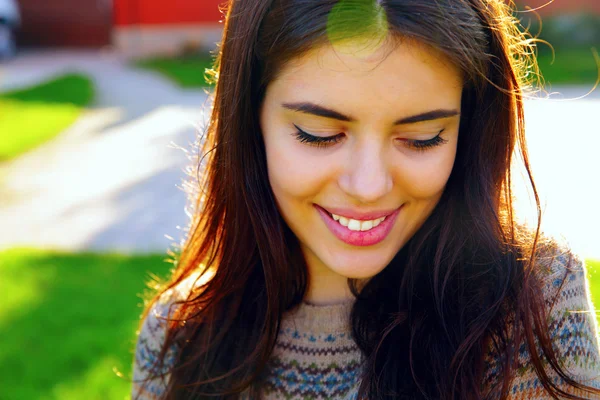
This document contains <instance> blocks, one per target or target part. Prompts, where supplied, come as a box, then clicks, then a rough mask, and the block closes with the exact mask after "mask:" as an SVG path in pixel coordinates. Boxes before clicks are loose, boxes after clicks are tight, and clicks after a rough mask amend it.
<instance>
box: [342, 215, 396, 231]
mask: <svg viewBox="0 0 600 400" xmlns="http://www.w3.org/2000/svg"><path fill="white" fill-rule="evenodd" d="M331 217H332V218H333V219H334V220H335V221H338V222H339V223H340V225H342V226H345V227H347V228H348V229H350V230H351V231H368V230H370V229H373V228H375V227H376V226H378V225H379V224H381V223H382V222H383V220H385V217H381V218H377V219H373V220H369V221H359V220H356V219H351V218H346V217H342V216H340V215H335V214H331Z"/></svg>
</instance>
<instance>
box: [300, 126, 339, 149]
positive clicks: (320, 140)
mask: <svg viewBox="0 0 600 400" xmlns="http://www.w3.org/2000/svg"><path fill="white" fill-rule="evenodd" d="M294 127H295V128H296V129H297V130H298V131H297V132H294V133H293V135H294V136H295V137H296V139H297V140H298V141H299V142H300V143H306V144H308V145H311V146H316V147H328V146H332V145H334V144H336V143H338V142H339V141H341V140H342V139H343V138H344V136H345V134H344V133H338V134H337V135H333V136H315V135H311V134H310V133H307V132H305V131H303V130H302V129H300V128H298V127H297V126H296V125H294Z"/></svg>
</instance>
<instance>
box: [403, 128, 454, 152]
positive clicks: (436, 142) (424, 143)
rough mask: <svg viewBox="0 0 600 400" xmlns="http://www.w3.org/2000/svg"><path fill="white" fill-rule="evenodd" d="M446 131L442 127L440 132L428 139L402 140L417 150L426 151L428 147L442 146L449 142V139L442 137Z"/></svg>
mask: <svg viewBox="0 0 600 400" xmlns="http://www.w3.org/2000/svg"><path fill="white" fill-rule="evenodd" d="M442 132H444V130H443V129H442V130H441V131H439V132H438V134H437V135H436V136H435V137H433V138H431V139H427V140H413V139H402V142H404V144H405V145H406V146H408V147H410V148H413V149H415V150H417V151H425V150H427V149H431V148H433V147H437V146H441V145H443V144H445V143H447V142H448V140H447V139H444V138H442V137H441V136H440V135H441V134H442Z"/></svg>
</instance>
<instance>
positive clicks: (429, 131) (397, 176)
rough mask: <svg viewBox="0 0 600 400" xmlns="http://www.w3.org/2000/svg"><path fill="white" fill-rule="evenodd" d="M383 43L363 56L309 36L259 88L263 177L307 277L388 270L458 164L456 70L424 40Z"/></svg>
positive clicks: (364, 275)
mask: <svg viewBox="0 0 600 400" xmlns="http://www.w3.org/2000/svg"><path fill="white" fill-rule="evenodd" d="M386 46H389V45H386ZM386 46H383V47H381V48H379V49H378V50H376V51H375V52H373V53H371V54H370V55H368V56H364V55H360V56H359V55H353V54H359V53H360V49H358V48H357V49H356V50H357V52H356V53H351V52H350V51H347V50H352V48H351V47H352V46H350V47H348V46H347V47H346V48H345V49H346V50H345V51H343V52H341V51H339V49H334V48H333V47H331V46H323V47H319V48H316V49H314V50H312V51H310V52H309V53H307V54H305V55H304V56H303V57H301V58H299V59H296V60H294V62H292V63H290V64H288V65H287V66H286V67H285V68H284V69H283V70H282V71H281V73H280V75H278V77H277V79H276V80H274V81H273V82H272V83H271V84H270V85H269V86H268V88H267V91H266V95H265V99H264V102H263V104H262V107H261V113H260V124H261V128H262V133H263V137H264V142H265V147H266V155H267V164H268V172H269V181H270V184H271V187H272V190H273V193H274V195H275V198H276V201H277V204H278V207H279V210H280V212H281V214H282V216H283V218H284V220H285V221H286V223H287V224H288V225H289V227H290V228H291V230H292V231H293V232H294V234H295V235H296V236H297V238H298V240H299V241H300V244H301V248H302V251H303V253H304V256H305V259H306V261H307V264H308V267H309V275H310V276H311V277H313V278H314V276H324V275H328V276H329V277H331V276H335V277H340V278H343V279H344V281H345V279H346V278H369V277H372V276H374V275H376V274H377V273H379V272H380V271H381V270H383V269H384V268H385V266H386V265H387V264H388V263H389V262H390V261H391V259H392V258H393V257H394V255H395V254H396V253H397V252H398V251H399V250H400V249H401V248H402V246H404V244H405V243H406V242H407V241H408V240H409V239H410V238H411V237H412V236H413V235H414V234H415V232H416V231H417V230H418V229H419V227H421V225H422V224H423V222H424V221H425V220H426V219H427V217H428V216H429V215H430V214H431V212H432V211H433V209H434V207H435V206H436V204H437V203H438V201H439V199H440V197H441V195H442V192H443V190H444V187H445V185H446V182H447V181H448V177H449V176H450V172H451V170H452V166H453V164H454V159H455V155H456V145H457V139H458V130H459V120H460V116H459V115H460V105H461V92H462V84H463V82H462V78H461V74H460V72H459V70H458V69H457V68H456V67H454V66H452V65H451V63H450V62H449V60H447V59H446V58H444V56H442V54H441V53H439V52H437V51H435V50H433V49H431V48H429V47H426V46H425V45H421V44H418V43H414V42H410V43H409V42H408V41H404V42H402V43H401V44H399V45H398V46H397V47H395V48H394V49H390V48H389V47H386Z"/></svg>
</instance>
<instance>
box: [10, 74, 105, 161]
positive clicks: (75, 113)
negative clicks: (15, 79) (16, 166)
mask: <svg viewBox="0 0 600 400" xmlns="http://www.w3.org/2000/svg"><path fill="white" fill-rule="evenodd" d="M93 98H94V88H93V84H92V82H91V81H90V79H88V78H87V77H85V76H83V75H79V74H67V75H63V76H60V77H57V78H55V79H52V80H50V81H48V82H44V83H42V84H39V85H36V86H32V87H28V88H24V89H20V90H15V91H11V92H6V93H0V161H5V160H8V159H11V158H14V157H16V156H18V155H20V154H22V153H24V152H26V151H28V150H31V149H33V148H34V147H37V146H38V145H40V144H42V143H44V142H46V141H48V140H50V139H52V138H53V137H55V136H56V135H58V134H59V133H60V132H62V131H63V130H65V129H66V128H67V127H69V126H70V125H71V124H73V122H75V120H76V119H77V117H79V115H80V114H81V111H82V110H83V108H84V107H85V106H87V105H89V104H90V103H91V102H92V100H93Z"/></svg>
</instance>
